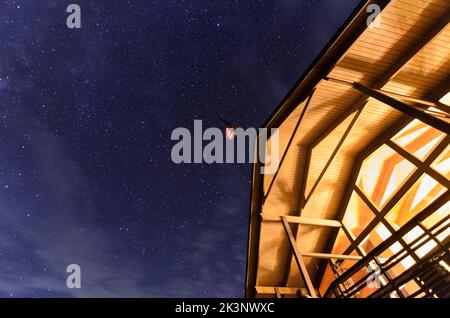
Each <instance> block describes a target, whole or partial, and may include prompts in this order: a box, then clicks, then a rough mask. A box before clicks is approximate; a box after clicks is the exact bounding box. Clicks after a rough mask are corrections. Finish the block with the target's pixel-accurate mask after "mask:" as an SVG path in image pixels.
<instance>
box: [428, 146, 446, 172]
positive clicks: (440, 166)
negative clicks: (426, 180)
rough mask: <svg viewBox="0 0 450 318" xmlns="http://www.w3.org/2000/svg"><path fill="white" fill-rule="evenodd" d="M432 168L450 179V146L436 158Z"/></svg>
mask: <svg viewBox="0 0 450 318" xmlns="http://www.w3.org/2000/svg"><path fill="white" fill-rule="evenodd" d="M431 167H432V168H433V169H434V170H436V171H437V172H439V173H440V174H441V175H443V176H444V177H446V178H447V179H450V145H448V146H447V148H445V150H444V151H443V152H442V153H441V154H440V155H439V157H437V158H436V160H435V161H434V162H433V163H432V164H431Z"/></svg>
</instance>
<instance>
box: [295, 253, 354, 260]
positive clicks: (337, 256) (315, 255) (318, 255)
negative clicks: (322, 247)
mask: <svg viewBox="0 0 450 318" xmlns="http://www.w3.org/2000/svg"><path fill="white" fill-rule="evenodd" d="M302 255H303V257H313V258H325V259H352V260H360V259H362V256H359V255H342V254H328V253H307V252H303V253H302Z"/></svg>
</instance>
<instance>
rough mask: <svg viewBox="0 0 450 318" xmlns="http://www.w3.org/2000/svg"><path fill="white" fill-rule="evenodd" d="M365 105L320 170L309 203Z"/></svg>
mask: <svg viewBox="0 0 450 318" xmlns="http://www.w3.org/2000/svg"><path fill="white" fill-rule="evenodd" d="M364 106H365V105H363V106H362V107H360V108H359V109H358V111H357V112H356V114H355V115H353V118H352V121H351V122H350V124H349V125H348V127H347V129H346V130H345V132H344V134H343V135H342V137H341V139H340V140H339V142H338V144H337V145H336V147H335V148H334V150H333V153H332V154H331V156H330V158H328V161H327V163H326V164H325V167H323V169H322V171H321V172H320V175H319V177H318V178H317V180H316V182H315V183H314V185H313V186H312V188H311V190H310V191H309V193H308V196H307V197H306V200H305V203H307V202H308V201H309V199H310V198H311V196H312V195H313V194H314V190H316V188H317V186H318V185H319V184H320V181H321V180H322V178H323V176H324V175H325V173H326V172H327V170H328V167H329V166H330V165H331V163H332V162H333V159H334V157H336V155H337V153H338V152H339V149H340V148H341V146H342V145H343V144H344V141H345V139H346V138H347V136H348V134H349V133H350V131H351V130H352V128H353V126H354V125H355V123H356V121H357V120H358V118H359V115H361V112H362V111H363V109H364Z"/></svg>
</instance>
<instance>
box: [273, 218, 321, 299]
mask: <svg viewBox="0 0 450 318" xmlns="http://www.w3.org/2000/svg"><path fill="white" fill-rule="evenodd" d="M281 219H282V221H283V226H284V230H285V231H286V235H287V237H288V239H289V242H290V243H291V248H292V251H293V253H294V257H295V261H296V262H297V265H298V269H299V271H300V275H301V276H302V278H303V281H304V282H305V284H306V288H307V289H308V293H309V295H311V297H313V298H317V293H316V290H315V289H314V286H313V284H312V281H311V277H309V274H308V270H307V269H306V266H305V262H304V261H303V257H302V252H301V251H300V250H299V249H298V247H297V243H296V241H295V238H294V235H293V234H292V231H291V228H290V226H289V223H288V222H287V220H286V217H285V216H282V217H281Z"/></svg>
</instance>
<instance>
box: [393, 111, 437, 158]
mask: <svg viewBox="0 0 450 318" xmlns="http://www.w3.org/2000/svg"><path fill="white" fill-rule="evenodd" d="M444 137H445V133H443V132H441V131H440V130H438V129H436V128H433V127H431V126H429V125H427V124H425V123H423V122H421V121H419V120H417V119H415V120H413V121H412V122H411V123H409V124H408V125H407V126H406V127H405V128H403V129H402V130H401V131H400V132H399V133H398V134H397V135H395V136H394V137H393V138H392V141H393V142H395V143H396V144H397V145H399V146H400V147H402V148H403V149H405V150H406V151H408V152H409V153H410V154H412V155H414V156H415V157H416V158H418V159H420V160H422V161H423V160H425V159H426V158H427V157H428V155H429V154H430V153H431V152H432V151H433V150H434V148H435V147H436V146H437V144H438V143H439V142H440V141H441V140H442V139H443V138H444Z"/></svg>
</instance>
